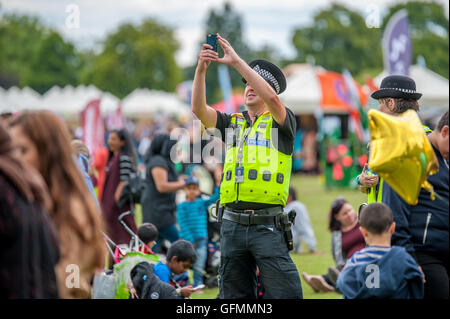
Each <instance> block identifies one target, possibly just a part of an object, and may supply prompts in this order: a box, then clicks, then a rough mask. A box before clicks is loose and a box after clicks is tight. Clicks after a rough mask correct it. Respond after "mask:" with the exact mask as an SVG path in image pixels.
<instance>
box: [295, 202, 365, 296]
mask: <svg viewBox="0 0 450 319" xmlns="http://www.w3.org/2000/svg"><path fill="white" fill-rule="evenodd" d="M328 229H329V230H330V232H331V253H332V255H333V259H334V261H335V262H336V267H329V268H328V274H326V275H322V276H315V275H308V274H307V273H305V272H304V273H303V274H302V277H303V279H304V280H305V281H306V283H307V284H309V285H310V286H311V287H312V288H313V290H314V291H315V292H318V291H322V292H329V291H335V287H336V282H337V277H338V276H339V272H340V271H341V270H342V268H343V267H344V266H345V262H346V261H347V259H349V258H350V257H351V256H352V255H353V254H354V253H355V252H357V251H359V250H361V249H363V248H364V247H366V242H365V241H364V237H363V235H362V234H361V231H360V230H359V222H358V216H357V215H356V212H355V210H354V209H353V207H352V205H351V204H350V203H349V202H348V201H347V200H345V199H344V198H342V197H339V198H337V199H335V200H334V201H333V203H332V204H331V210H330V213H329V223H328Z"/></svg>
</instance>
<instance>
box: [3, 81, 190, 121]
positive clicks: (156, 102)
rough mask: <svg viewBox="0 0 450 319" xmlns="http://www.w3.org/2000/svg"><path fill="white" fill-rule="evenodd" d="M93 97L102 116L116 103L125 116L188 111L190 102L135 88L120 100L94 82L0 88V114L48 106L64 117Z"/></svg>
mask: <svg viewBox="0 0 450 319" xmlns="http://www.w3.org/2000/svg"><path fill="white" fill-rule="evenodd" d="M95 99H100V100H101V102H100V110H101V113H102V114H103V115H108V114H113V113H115V112H116V110H117V108H118V106H119V105H121V106H122V111H123V114H124V115H139V114H150V113H164V114H179V115H187V114H191V112H190V107H189V105H188V104H186V103H185V102H183V101H181V99H180V98H179V97H178V96H177V95H176V94H175V93H168V92H163V91H154V90H149V89H136V90H134V91H133V92H131V93H130V94H129V95H128V96H126V97H125V98H124V99H123V100H120V99H119V98H117V97H116V96H114V95H113V94H111V93H109V92H103V91H102V90H100V89H98V88H97V87H95V86H94V85H89V86H84V85H80V86H77V87H73V86H71V85H67V86H65V87H59V86H57V85H55V86H53V87H51V88H50V89H49V90H48V91H47V92H45V93H44V94H43V95H40V94H39V93H37V92H35V91H34V90H32V89H30V88H28V87H25V88H23V89H20V88H18V87H11V88H9V89H7V90H5V89H3V88H1V87H0V113H6V112H12V113H14V112H19V111H23V110H40V109H48V110H51V111H52V112H55V113H57V114H59V115H61V116H64V117H67V116H69V117H70V116H78V115H79V114H80V112H81V111H82V110H83V109H84V108H85V107H86V105H87V104H88V103H89V102H90V101H92V100H95Z"/></svg>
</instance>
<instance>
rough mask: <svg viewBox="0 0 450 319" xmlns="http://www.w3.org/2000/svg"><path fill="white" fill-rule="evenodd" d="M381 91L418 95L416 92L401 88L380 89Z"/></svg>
mask: <svg viewBox="0 0 450 319" xmlns="http://www.w3.org/2000/svg"><path fill="white" fill-rule="evenodd" d="M380 90H396V91H400V92H403V93H416V90H409V89H401V88H380Z"/></svg>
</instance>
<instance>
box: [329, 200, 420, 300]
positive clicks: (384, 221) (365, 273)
mask: <svg viewBox="0 0 450 319" xmlns="http://www.w3.org/2000/svg"><path fill="white" fill-rule="evenodd" d="M359 218H360V221H359V223H360V230H361V233H362V235H363V236H364V239H365V241H366V243H367V247H366V248H364V249H362V250H360V251H358V252H356V253H355V254H354V255H353V256H352V257H351V258H350V259H349V260H348V261H347V263H346V265H345V267H344V269H343V270H342V272H341V274H340V275H339V278H338V281H337V286H338V289H339V290H340V291H341V292H342V295H343V296H344V298H346V299H355V298H359V299H367V298H400V299H416V298H423V278H422V275H421V272H420V270H419V268H418V266H417V264H416V262H415V261H414V259H413V257H412V256H411V255H410V254H409V253H407V252H406V250H405V249H404V248H403V247H399V246H392V247H391V236H392V234H393V233H394V231H395V222H394V221H393V214H392V211H391V209H390V208H389V207H388V206H386V205H385V204H382V203H372V204H370V205H368V206H366V207H365V208H363V209H362V210H361V213H360V216H359Z"/></svg>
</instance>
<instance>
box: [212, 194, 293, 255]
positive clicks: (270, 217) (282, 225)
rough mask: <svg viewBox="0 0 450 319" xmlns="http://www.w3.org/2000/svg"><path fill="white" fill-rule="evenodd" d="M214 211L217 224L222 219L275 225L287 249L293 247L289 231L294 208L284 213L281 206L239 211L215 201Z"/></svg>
mask: <svg viewBox="0 0 450 319" xmlns="http://www.w3.org/2000/svg"><path fill="white" fill-rule="evenodd" d="M216 212H217V221H218V223H219V226H220V225H222V221H223V220H224V219H225V220H229V221H231V222H234V223H238V224H241V225H245V226H251V225H275V227H276V228H277V229H278V230H281V231H283V232H284V237H285V239H286V244H287V246H288V249H289V250H292V249H293V248H294V243H293V240H292V231H291V226H292V224H293V223H294V220H295V215H296V213H295V211H294V210H292V211H290V212H289V213H285V212H283V208H282V207H281V206H276V207H269V208H264V209H257V210H253V209H246V210H242V211H239V210H232V209H230V208H227V207H224V206H221V205H220V203H219V201H217V203H216Z"/></svg>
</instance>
